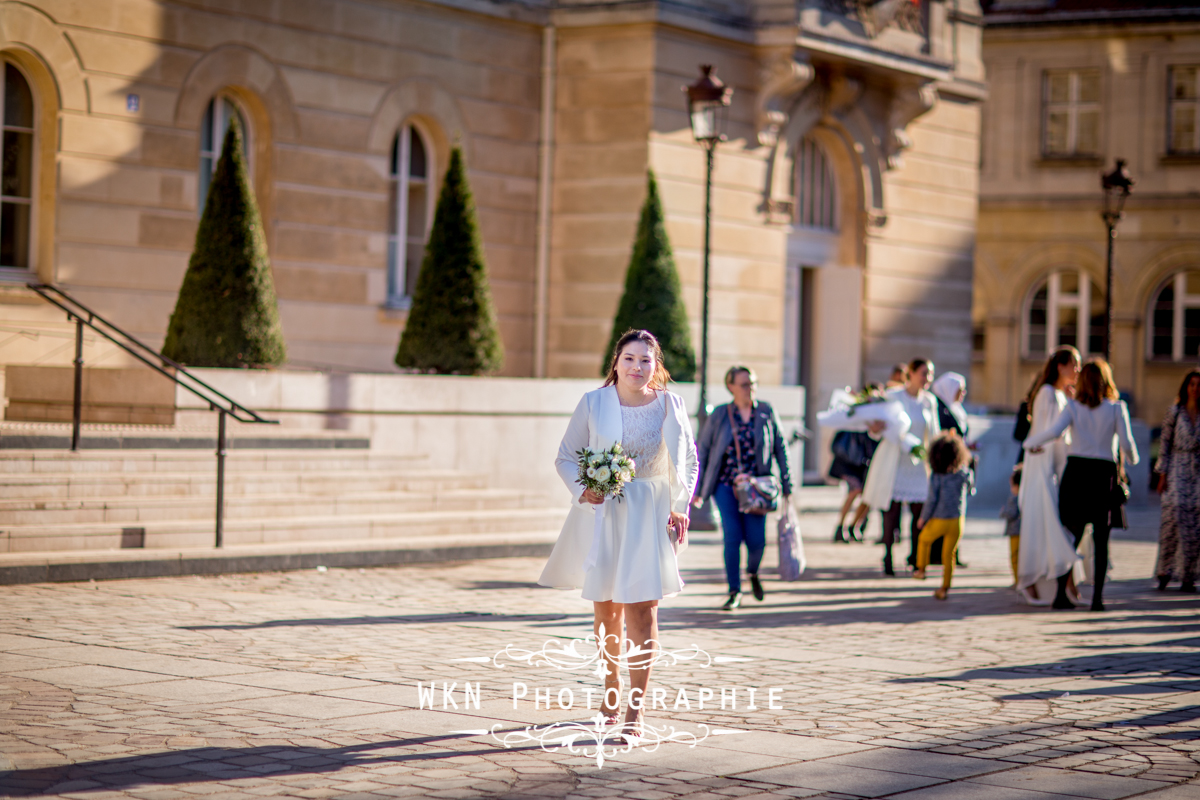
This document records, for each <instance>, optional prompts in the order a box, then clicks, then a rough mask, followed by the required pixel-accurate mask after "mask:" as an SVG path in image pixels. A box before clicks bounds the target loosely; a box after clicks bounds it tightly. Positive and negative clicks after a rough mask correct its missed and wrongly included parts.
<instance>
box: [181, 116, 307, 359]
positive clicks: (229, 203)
mask: <svg viewBox="0 0 1200 800" xmlns="http://www.w3.org/2000/svg"><path fill="white" fill-rule="evenodd" d="M162 352H163V355H165V356H167V357H168V358H173V359H175V360H176V361H178V362H180V363H181V364H189V365H193V366H198V367H266V366H278V365H279V364H282V363H284V362H285V361H286V360H287V348H286V346H285V345H284V341H283V330H282V329H281V327H280V324H279V308H278V306H277V305H276V303H275V284H274V282H273V281H272V280H271V262H270V260H269V258H268V257H267V243H266V239H265V238H264V237H263V226H262V217H261V216H260V215H259V213H258V203H256V202H255V200H254V190H253V189H252V188H251V186H250V174H249V171H248V170H247V169H246V159H245V157H244V156H243V155H242V132H241V129H240V128H239V126H238V123H237V121H236V120H234V121H233V122H231V123H230V125H229V130H228V131H226V133H225V142H224V144H222V145H221V158H220V160H218V161H217V170H216V174H215V175H213V180H212V184H211V185H210V186H209V189H208V198H207V199H206V201H205V203H204V215H203V216H202V217H200V227H199V229H197V231H196V246H195V249H193V251H192V257H191V260H190V261H188V268H187V273H186V274H185V275H184V276H183V286H182V287H181V288H180V289H179V297H178V299H177V300H176V301H175V311H174V313H173V314H171V322H170V324H169V325H168V327H167V340H166V342H165V343H164V344H163V350H162Z"/></svg>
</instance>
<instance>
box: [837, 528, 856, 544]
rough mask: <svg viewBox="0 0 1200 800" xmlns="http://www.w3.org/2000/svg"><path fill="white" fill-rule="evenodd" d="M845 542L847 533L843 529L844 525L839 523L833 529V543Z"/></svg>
mask: <svg viewBox="0 0 1200 800" xmlns="http://www.w3.org/2000/svg"><path fill="white" fill-rule="evenodd" d="M851 536H853V534H851ZM845 542H846V534H845V532H844V531H843V530H842V526H841V525H838V526H837V527H836V528H835V529H834V531H833V543H834V544H845Z"/></svg>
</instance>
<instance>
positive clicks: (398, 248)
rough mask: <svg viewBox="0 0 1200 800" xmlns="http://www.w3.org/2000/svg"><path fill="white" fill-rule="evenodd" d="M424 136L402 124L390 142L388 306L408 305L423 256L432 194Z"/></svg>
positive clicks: (430, 214)
mask: <svg viewBox="0 0 1200 800" xmlns="http://www.w3.org/2000/svg"><path fill="white" fill-rule="evenodd" d="M432 152H433V151H432V150H431V149H430V147H429V142H428V140H427V139H426V138H425V135H424V134H423V133H422V132H421V130H420V129H419V128H417V127H416V126H415V125H405V126H404V127H403V128H401V129H400V131H399V132H398V133H397V134H396V138H395V139H394V140H393V141H392V159H391V169H390V173H391V180H390V181H389V185H388V273H387V274H388V299H387V304H388V305H389V306H392V307H397V308H404V307H407V306H408V304H409V303H411V302H412V296H413V292H414V291H416V288H417V273H418V272H419V271H420V269H421V259H422V258H424V256H425V239H426V238H427V237H428V235H429V220H430V217H431V216H432V213H431V212H432V208H431V204H432V200H433V193H432V192H431V191H430V181H429V175H430V169H431V167H432V165H431V163H430V154H431V153H432Z"/></svg>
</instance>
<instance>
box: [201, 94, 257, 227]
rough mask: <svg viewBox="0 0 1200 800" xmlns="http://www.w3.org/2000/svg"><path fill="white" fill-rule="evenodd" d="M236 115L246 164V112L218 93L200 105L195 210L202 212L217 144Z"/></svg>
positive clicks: (220, 144) (248, 152) (214, 169)
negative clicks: (205, 105)
mask: <svg viewBox="0 0 1200 800" xmlns="http://www.w3.org/2000/svg"><path fill="white" fill-rule="evenodd" d="M235 118H236V119H237V121H238V125H239V126H240V127H241V129H242V155H244V156H245V157H246V166H247V167H249V166H250V152H251V150H250V129H249V128H248V127H246V116H245V115H244V114H243V113H242V110H241V109H240V108H238V107H237V104H236V103H235V102H234V101H233V98H232V97H230V96H228V95H225V94H220V95H217V96H216V97H214V98H213V99H212V100H209V101H208V107H207V108H205V109H204V121H203V122H201V123H200V181H199V183H200V203H199V213H201V214H203V213H204V203H205V201H206V200H207V199H208V187H209V184H211V183H212V177H213V173H214V172H216V170H217V160H218V159H219V158H220V157H221V147H222V146H223V145H224V144H225V132H226V131H227V130H229V123H230V121H231V120H233V119H235Z"/></svg>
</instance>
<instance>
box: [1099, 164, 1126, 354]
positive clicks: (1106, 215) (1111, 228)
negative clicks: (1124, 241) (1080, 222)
mask: <svg viewBox="0 0 1200 800" xmlns="http://www.w3.org/2000/svg"><path fill="white" fill-rule="evenodd" d="M1133 183H1134V181H1133V178H1131V177H1129V170H1127V169H1125V159H1123V158H1118V159H1117V165H1116V166H1115V167H1114V168H1113V171H1112V172H1110V173H1108V174H1107V175H1101V176H1100V188H1101V189H1103V190H1104V211H1103V212H1101V214H1100V217H1101V218H1102V219H1103V220H1104V224H1105V226H1106V227H1107V228H1108V267H1107V271H1106V274H1105V277H1104V280H1105V289H1104V360H1105V361H1107V362H1109V363H1110V364H1111V363H1112V343H1113V313H1112V309H1113V242H1114V240H1116V238H1117V223H1118V222H1119V221H1120V220H1121V216H1122V210H1123V209H1124V208H1125V200H1126V198H1128V197H1129V193H1130V191H1132V190H1133Z"/></svg>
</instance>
